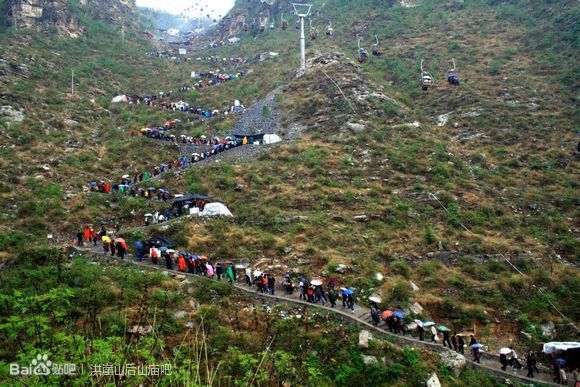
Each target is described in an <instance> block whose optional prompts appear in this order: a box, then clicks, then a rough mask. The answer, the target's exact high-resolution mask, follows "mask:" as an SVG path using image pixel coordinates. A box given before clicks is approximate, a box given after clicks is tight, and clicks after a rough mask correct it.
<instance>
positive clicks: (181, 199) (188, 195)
mask: <svg viewBox="0 0 580 387" xmlns="http://www.w3.org/2000/svg"><path fill="white" fill-rule="evenodd" d="M209 199H213V196H206V195H200V194H192V193H186V194H185V195H183V196H180V197H176V198H175V199H173V202H174V203H184V202H194V201H197V200H209Z"/></svg>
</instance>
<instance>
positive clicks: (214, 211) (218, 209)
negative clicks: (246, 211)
mask: <svg viewBox="0 0 580 387" xmlns="http://www.w3.org/2000/svg"><path fill="white" fill-rule="evenodd" d="M199 216H228V217H233V216H234V215H233V214H232V213H231V212H230V210H228V208H227V207H226V206H225V205H223V204H222V203H217V202H216V203H208V204H206V205H205V207H204V208H203V211H202V212H200V213H199Z"/></svg>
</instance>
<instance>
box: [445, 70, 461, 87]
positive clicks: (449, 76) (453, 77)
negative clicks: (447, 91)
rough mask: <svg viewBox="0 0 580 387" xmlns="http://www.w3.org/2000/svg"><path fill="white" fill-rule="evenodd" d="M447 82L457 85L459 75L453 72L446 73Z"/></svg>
mask: <svg viewBox="0 0 580 387" xmlns="http://www.w3.org/2000/svg"><path fill="white" fill-rule="evenodd" d="M447 83H449V84H450V85H455V86H459V77H458V76H457V75H456V74H455V73H449V74H447Z"/></svg>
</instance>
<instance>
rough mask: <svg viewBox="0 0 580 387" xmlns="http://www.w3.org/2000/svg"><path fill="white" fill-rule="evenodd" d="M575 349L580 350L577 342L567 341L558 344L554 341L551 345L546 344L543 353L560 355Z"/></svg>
mask: <svg viewBox="0 0 580 387" xmlns="http://www.w3.org/2000/svg"><path fill="white" fill-rule="evenodd" d="M573 348H580V343H579V342H576V341H567V342H557V341H553V342H550V343H545V344H544V348H543V349H542V352H544V353H547V354H550V353H558V352H563V351H567V350H569V349H573Z"/></svg>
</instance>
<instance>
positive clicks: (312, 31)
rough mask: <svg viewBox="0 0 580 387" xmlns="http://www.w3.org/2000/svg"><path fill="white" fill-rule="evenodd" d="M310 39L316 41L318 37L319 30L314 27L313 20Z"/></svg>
mask: <svg viewBox="0 0 580 387" xmlns="http://www.w3.org/2000/svg"><path fill="white" fill-rule="evenodd" d="M309 35H310V39H312V40H315V39H316V38H317V37H318V29H317V28H316V27H312V19H310V32H309Z"/></svg>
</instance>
